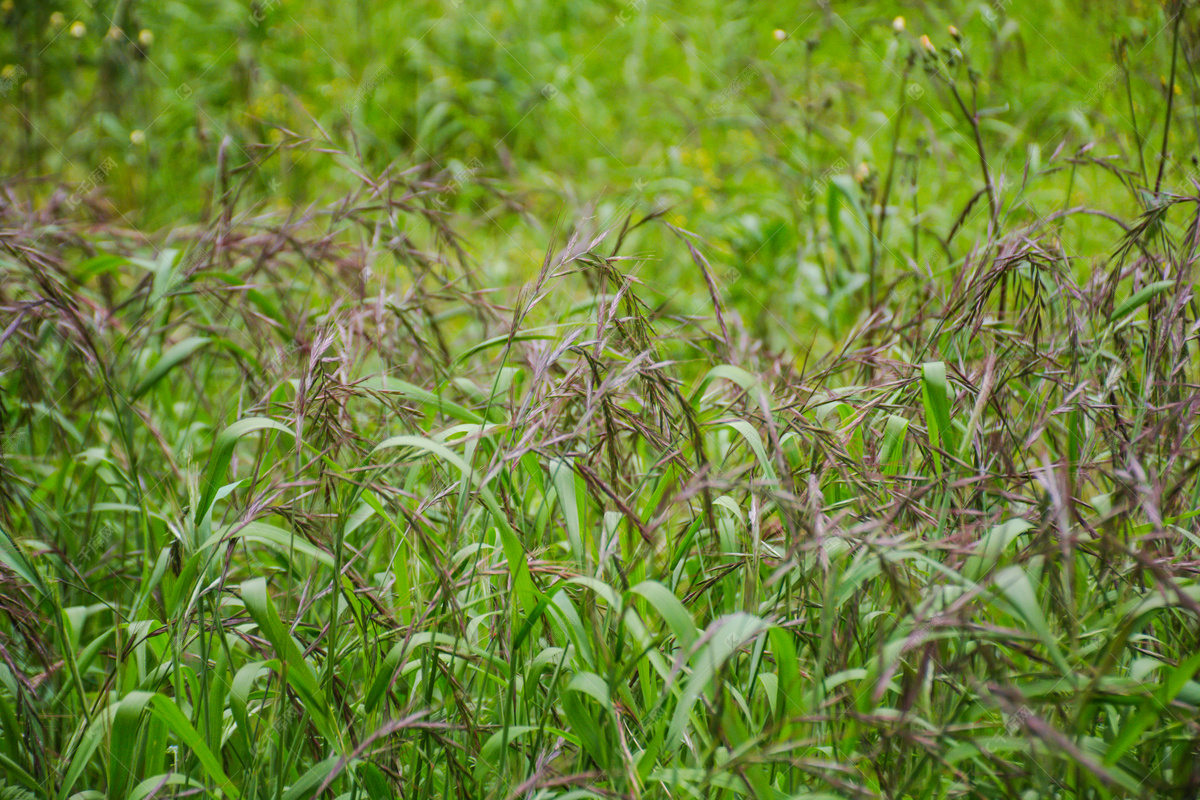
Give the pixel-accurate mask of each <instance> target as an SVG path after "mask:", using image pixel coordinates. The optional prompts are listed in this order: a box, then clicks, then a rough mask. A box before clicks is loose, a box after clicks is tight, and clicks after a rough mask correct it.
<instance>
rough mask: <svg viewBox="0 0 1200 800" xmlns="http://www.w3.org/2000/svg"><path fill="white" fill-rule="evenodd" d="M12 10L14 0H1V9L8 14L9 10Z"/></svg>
mask: <svg viewBox="0 0 1200 800" xmlns="http://www.w3.org/2000/svg"><path fill="white" fill-rule="evenodd" d="M12 10H13V0H4V1H3V2H0V11H3V12H4V13H5V14H7V13H8V12H10V11H12Z"/></svg>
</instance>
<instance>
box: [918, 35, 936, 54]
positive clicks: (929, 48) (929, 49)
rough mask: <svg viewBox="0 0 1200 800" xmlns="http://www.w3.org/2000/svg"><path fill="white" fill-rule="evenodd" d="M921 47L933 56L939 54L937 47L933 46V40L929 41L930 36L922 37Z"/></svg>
mask: <svg viewBox="0 0 1200 800" xmlns="http://www.w3.org/2000/svg"><path fill="white" fill-rule="evenodd" d="M921 49H923V50H924V51H925V52H926V53H929V55H931V56H932V55H936V54H937V48H936V47H934V46H933V42H931V41H929V37H928V36H922V37H921Z"/></svg>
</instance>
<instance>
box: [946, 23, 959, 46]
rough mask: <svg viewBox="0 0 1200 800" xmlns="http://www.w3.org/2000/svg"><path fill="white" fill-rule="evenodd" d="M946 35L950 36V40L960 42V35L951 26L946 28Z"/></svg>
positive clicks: (956, 29)
mask: <svg viewBox="0 0 1200 800" xmlns="http://www.w3.org/2000/svg"><path fill="white" fill-rule="evenodd" d="M946 33H948V34H950V38H951V39H953V40H954V41H956V42H961V41H962V34H961V33H959V32H958V28H956V27H954V26H953V25H947V26H946Z"/></svg>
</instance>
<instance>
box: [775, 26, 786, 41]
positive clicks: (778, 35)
mask: <svg viewBox="0 0 1200 800" xmlns="http://www.w3.org/2000/svg"><path fill="white" fill-rule="evenodd" d="M786 38H787V31H785V30H781V29H780V28H776V29H775V41H777V42H782V41H783V40H784V39H786Z"/></svg>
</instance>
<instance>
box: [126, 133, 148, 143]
mask: <svg viewBox="0 0 1200 800" xmlns="http://www.w3.org/2000/svg"><path fill="white" fill-rule="evenodd" d="M144 141H146V134H145V133H144V132H142V131H130V132H129V143H130V144H141V143H142V142H144Z"/></svg>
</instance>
